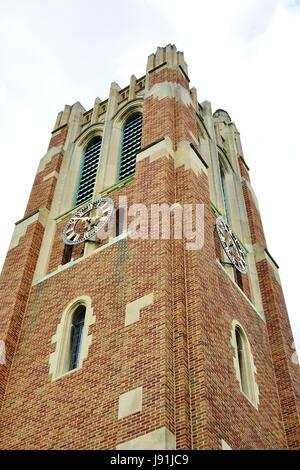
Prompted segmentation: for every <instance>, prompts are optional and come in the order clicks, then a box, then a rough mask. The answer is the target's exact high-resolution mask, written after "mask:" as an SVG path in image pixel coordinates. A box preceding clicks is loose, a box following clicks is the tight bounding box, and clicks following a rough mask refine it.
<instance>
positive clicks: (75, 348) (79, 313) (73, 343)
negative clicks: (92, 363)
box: [69, 305, 86, 370]
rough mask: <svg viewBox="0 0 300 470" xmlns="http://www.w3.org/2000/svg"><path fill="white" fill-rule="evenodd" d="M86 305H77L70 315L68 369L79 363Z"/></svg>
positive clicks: (75, 366) (74, 367)
mask: <svg viewBox="0 0 300 470" xmlns="http://www.w3.org/2000/svg"><path fill="white" fill-rule="evenodd" d="M85 312H86V307H85V306H84V305H79V307H77V308H76V310H75V312H74V313H73V316H72V323H71V332H70V333H71V334H70V364H69V370H73V369H76V368H77V367H78V363H79V357H80V348H81V342H82V332H83V327H84V321H85Z"/></svg>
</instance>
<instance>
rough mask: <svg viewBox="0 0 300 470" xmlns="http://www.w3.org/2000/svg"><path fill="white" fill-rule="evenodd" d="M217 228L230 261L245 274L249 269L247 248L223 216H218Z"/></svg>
mask: <svg viewBox="0 0 300 470" xmlns="http://www.w3.org/2000/svg"><path fill="white" fill-rule="evenodd" d="M216 229H217V232H218V235H219V238H220V241H221V244H222V247H223V249H224V251H225V253H226V255H227V256H228V258H229V260H230V262H231V263H232V264H233V265H234V266H235V267H236V269H237V270H238V271H240V272H241V273H242V274H245V273H246V272H247V270H248V266H247V256H246V253H245V250H244V249H243V247H242V245H241V244H240V242H239V240H238V238H237V236H236V235H235V233H234V232H233V231H232V230H231V228H230V226H229V225H228V223H227V222H226V221H225V220H224V219H223V217H218V218H217V222H216Z"/></svg>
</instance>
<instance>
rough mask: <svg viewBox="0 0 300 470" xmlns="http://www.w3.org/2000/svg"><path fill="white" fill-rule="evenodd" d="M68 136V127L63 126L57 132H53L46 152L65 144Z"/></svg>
mask: <svg viewBox="0 0 300 470" xmlns="http://www.w3.org/2000/svg"><path fill="white" fill-rule="evenodd" d="M67 134H68V126H67V125H65V126H64V127H63V128H62V129H60V130H59V131H55V132H54V133H53V134H52V137H51V139H50V142H49V146H48V150H49V149H51V148H52V147H57V146H58V145H61V144H63V143H64V142H65V140H66V138H67Z"/></svg>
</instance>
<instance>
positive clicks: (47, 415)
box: [0, 69, 298, 449]
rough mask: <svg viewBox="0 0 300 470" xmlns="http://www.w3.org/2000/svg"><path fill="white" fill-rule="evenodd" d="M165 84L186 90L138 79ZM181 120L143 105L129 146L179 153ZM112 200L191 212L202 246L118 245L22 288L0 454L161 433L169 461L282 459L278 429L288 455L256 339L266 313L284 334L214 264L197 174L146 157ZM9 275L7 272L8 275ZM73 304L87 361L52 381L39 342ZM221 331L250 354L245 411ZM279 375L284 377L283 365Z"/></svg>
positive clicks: (179, 114) (265, 353) (165, 103)
mask: <svg viewBox="0 0 300 470" xmlns="http://www.w3.org/2000/svg"><path fill="white" fill-rule="evenodd" d="M165 80H175V82H176V83H180V84H181V85H182V86H184V87H185V88H186V87H187V81H186V79H185V77H184V75H183V74H182V72H181V71H179V70H178V71H177V72H176V73H175V72H174V71H173V70H168V69H161V70H158V71H156V72H152V73H151V74H150V85H151V84H154V83H161V82H162V81H165ZM195 122H196V120H195V112H194V110H193V108H192V107H191V106H190V107H187V106H184V105H183V103H181V104H180V103H178V102H177V101H175V100H174V98H164V99H162V100H157V99H156V98H153V97H150V98H148V99H147V100H146V101H145V104H144V116H143V136H142V142H143V146H145V145H148V144H151V143H153V142H154V141H156V140H158V139H160V138H162V137H164V136H169V137H170V138H171V139H172V143H173V146H174V148H176V145H177V144H178V142H179V141H181V140H187V141H189V142H192V141H193V138H192V134H193V133H194V134H195V136H196V135H197V134H196V124H195ZM194 126H195V127H194ZM52 145H57V141H53V142H52ZM121 194H122V195H125V194H126V195H127V196H128V198H129V204H130V203H132V202H134V203H144V204H146V205H147V206H149V204H151V203H152V204H153V203H168V204H172V203H174V202H179V203H199V204H204V208H205V211H204V226H203V230H204V247H203V248H202V249H201V250H199V251H187V250H185V249H184V244H183V243H184V242H183V241H180V240H176V241H174V240H172V239H171V240H158V241H156V240H132V239H129V238H128V239H125V240H120V241H119V242H117V243H115V244H113V245H111V246H109V247H107V249H105V250H103V251H100V252H98V253H94V254H93V255H91V256H89V257H87V258H85V259H82V260H81V261H80V262H79V263H77V264H75V265H73V266H69V267H68V268H67V269H65V270H63V271H61V272H60V273H58V274H56V275H54V276H52V277H50V278H48V279H47V280H44V281H43V282H41V283H40V284H37V285H35V286H33V287H32V289H31V292H30V297H29V300H28V304H27V308H26V311H25V314H24V320H23V323H22V328H21V334H20V339H19V342H18V346H17V349H16V352H15V355H14V362H13V367H12V368H11V371H10V379H9V386H8V387H7V389H6V395H5V400H4V403H3V408H2V411H1V419H0V435H1V439H2V440H1V443H0V448H2V449H3V448H8V449H22V448H28V449H114V448H115V447H116V445H118V444H120V443H122V442H125V441H127V440H129V439H132V438H135V437H137V436H142V435H144V434H146V433H148V432H151V431H154V430H156V429H159V428H161V427H163V426H164V427H167V428H168V429H169V430H170V431H171V432H173V433H174V434H175V435H176V441H177V448H180V449H189V448H193V449H220V447H221V439H222V438H223V439H224V440H225V441H226V442H227V443H228V444H229V445H230V446H231V447H232V448H234V449H284V448H286V447H287V442H286V437H285V432H284V431H285V430H286V431H287V433H290V436H289V443H290V447H294V448H297V445H298V441H297V438H296V433H295V432H294V431H293V429H296V426H297V421H296V419H295V416H296V415H295V413H294V410H295V408H296V405H295V404H296V398H295V399H294V402H293V403H292V405H290V406H291V409H290V410H291V413H290V414H287V415H286V416H284V420H283V419H282V411H281V406H280V400H279V398H281V401H283V398H285V397H287V395H285V396H284V397H283V395H282V396H281V395H280V394H279V396H278V390H280V382H279V387H278V386H277V383H276V377H277V379H278V371H277V369H276V368H277V362H276V360H275V359H274V358H275V356H276V354H277V351H276V347H275V346H276V344H277V343H276V344H275V346H274V344H272V338H271V336H270V338H271V341H269V335H270V331H269V334H268V329H269V330H270V327H269V322H272V315H275V312H278V310H279V309H281V314H280V315H282V316H281V317H280V323H281V324H280V327H281V328H286V321H287V320H286V316H285V315H286V314H285V311H284V310H283V308H282V305H283V304H282V298H281V297H280V296H279V294H278V290H276V289H273V290H274V292H275V291H276V292H277V293H276V294H275V293H274V294H272V295H273V297H274V299H276V300H272V302H270V301H269V300H268V299H265V304H267V307H266V310H267V309H268V308H269V309H270V313H269V318H268V319H267V324H266V323H265V322H264V320H262V319H261V318H260V317H259V316H258V314H257V313H256V311H255V310H254V309H253V308H252V307H251V305H250V304H249V302H248V301H247V300H246V299H245V298H244V296H243V295H242V294H241V292H240V291H239V289H237V287H236V285H235V284H234V282H232V280H231V279H230V278H229V277H228V276H227V274H226V273H225V272H224V271H223V270H222V268H221V267H220V266H219V265H218V264H217V263H216V246H215V238H214V237H215V235H214V233H215V230H214V226H215V216H214V214H213V213H212V211H211V207H210V197H209V188H208V180H207V176H206V174H205V173H204V172H202V173H201V174H199V175H195V174H194V173H193V172H192V171H191V170H188V171H186V170H185V169H184V167H183V166H182V167H179V168H176V169H175V166H174V161H173V159H172V158H170V157H169V156H168V155H165V156H164V157H163V158H161V159H158V160H155V161H153V162H151V163H150V159H149V158H147V159H145V160H142V161H141V162H139V163H138V164H137V169H136V174H135V179H134V180H133V182H132V183H130V184H128V185H126V186H124V187H123V188H122V189H120V190H116V191H114V192H113V193H112V194H110V196H111V197H113V198H114V200H115V202H116V203H117V202H118V201H117V199H118V196H119V195H121ZM244 194H245V201H246V205H247V211H248V217H249V224H250V229H251V235H252V241H253V243H254V242H255V243H259V242H261V243H263V242H264V236H263V230H262V226H261V221H260V216H259V213H258V211H257V209H256V207H255V204H254V201H253V200H252V196H251V194H250V192H249V190H248V189H247V188H246V187H244ZM62 228H63V223H61V224H59V225H58V227H57V233H56V236H55V240H54V244H53V248H52V253H51V258H50V264H49V269H48V272H50V271H53V270H55V269H56V268H57V266H58V264H61V258H62V254H63V243H62V241H61V239H60V237H61V231H62ZM31 245H32V243H31ZM33 245H34V244H33ZM31 269H33V266H32V268H31ZM11 271H13V266H12V265H10V267H9V269H8V275H9V276H10V275H11ZM30 282H31V281H30V280H28V284H27V288H28V289H29V286H30ZM23 284H24V283H23V282H22V285H23ZM24 285H26V283H25V284H24ZM152 292H153V293H154V304H153V305H151V306H149V307H147V308H146V309H145V310H142V311H141V317H140V320H139V321H137V322H136V323H134V324H132V325H129V326H126V327H125V325H124V317H125V308H126V304H127V303H129V302H132V301H134V300H136V299H137V298H140V297H142V296H144V295H147V294H150V293H152ZM265 292H268V286H267V288H266V290H265ZM272 292H273V291H272ZM83 295H84V296H87V295H88V296H90V297H91V299H92V307H93V310H94V315H95V316H96V322H95V324H93V325H92V326H90V330H89V334H92V335H93V340H92V344H91V346H90V349H89V354H88V357H87V359H86V360H85V361H84V364H83V368H82V369H81V370H79V371H76V372H74V373H73V374H70V375H68V376H66V377H64V378H61V379H59V380H56V381H54V382H52V381H51V376H50V374H49V357H50V354H51V353H52V352H53V351H54V350H55V344H52V343H51V338H52V336H53V335H54V334H55V332H56V328H57V325H58V324H59V322H60V320H61V316H62V313H63V311H64V309H65V308H66V307H67V305H68V304H69V303H70V302H71V301H72V300H73V299H75V298H78V297H79V296H83ZM15 298H17V295H16V296H15ZM23 299H24V301H25V300H26V299H27V292H26V293H25V295H24V297H23ZM267 311H268V310H267ZM233 320H238V321H239V322H240V323H241V324H242V326H243V327H244V329H245V331H246V333H247V336H248V339H249V342H250V345H251V351H252V354H253V357H254V364H255V366H256V369H257V374H256V381H257V384H258V387H259V407H258V409H256V408H255V407H254V406H253V405H252V404H251V403H250V402H249V400H248V399H247V398H246V397H245V396H244V395H243V394H242V393H241V391H240V385H239V382H238V380H237V377H236V371H235V368H234V362H233V358H234V349H233V347H232V345H231V334H232V322H233ZM274 324H275V323H274ZM276 327H277V324H276ZM267 328H268V329H267ZM13 331H16V330H13ZM280 347H281V349H280V354H282V355H281V356H280V358H279V360H280V361H281V360H282V361H286V358H287V357H288V350H287V348H286V346H284V347H283V346H282V345H281V346H280ZM280 364H283V366H284V372H285V370H286V369H285V365H286V364H285V363H283V362H281V363H280ZM290 377H292V373H290ZM295 377H296V375H295ZM284 380H285V379H284ZM293 380H294V379H290V381H283V382H282V392H281V393H282V394H284V393H288V397H287V398H289V399H290V397H291V391H292V389H293V383H294V382H293ZM285 385H286V386H287V388H288V390H285V389H284V387H285ZM137 387H143V405H142V411H141V412H138V413H134V414H132V415H130V416H127V417H125V418H123V419H120V420H118V399H119V396H120V395H121V394H123V393H125V392H128V391H130V390H132V389H134V388H137ZM277 387H278V388H277ZM297 400H298V398H297ZM287 401H288V400H287ZM289 403H291V402H290V401H289ZM286 410H287V408H286Z"/></svg>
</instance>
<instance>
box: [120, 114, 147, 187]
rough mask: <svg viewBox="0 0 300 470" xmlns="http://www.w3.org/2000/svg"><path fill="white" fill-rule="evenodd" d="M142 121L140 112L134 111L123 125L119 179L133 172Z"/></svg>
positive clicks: (139, 142)
mask: <svg viewBox="0 0 300 470" xmlns="http://www.w3.org/2000/svg"><path fill="white" fill-rule="evenodd" d="M142 122H143V116H142V114H141V113H134V114H132V115H131V116H130V117H129V118H128V119H127V121H126V122H125V124H124V126H123V133H122V145H121V155H120V168H119V180H122V179H124V178H126V177H127V176H129V175H132V174H133V173H134V172H135V164H136V154H137V152H138V151H139V150H140V148H141V140H142Z"/></svg>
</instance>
